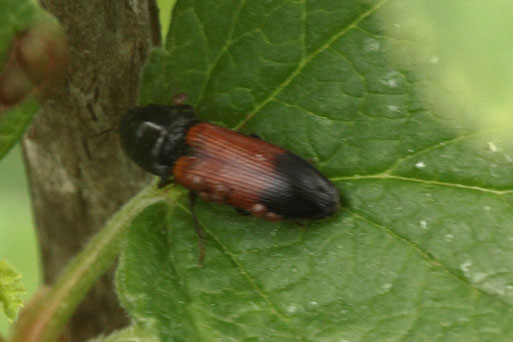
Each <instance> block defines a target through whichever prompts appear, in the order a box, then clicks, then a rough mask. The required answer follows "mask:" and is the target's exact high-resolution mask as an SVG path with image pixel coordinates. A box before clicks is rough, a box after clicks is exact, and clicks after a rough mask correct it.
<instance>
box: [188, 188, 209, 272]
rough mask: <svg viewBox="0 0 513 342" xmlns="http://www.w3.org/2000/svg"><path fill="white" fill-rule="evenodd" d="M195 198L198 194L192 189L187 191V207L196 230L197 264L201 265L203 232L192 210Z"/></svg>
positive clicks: (203, 250) (203, 244) (202, 259)
mask: <svg viewBox="0 0 513 342" xmlns="http://www.w3.org/2000/svg"><path fill="white" fill-rule="evenodd" d="M197 198H198V194H196V193H195V192H194V191H189V208H190V210H191V216H192V221H193V222H194V229H195V230H196V234H198V246H199V256H198V265H199V266H200V267H203V261H204V260H205V234H204V232H203V229H202V228H201V225H200V223H199V221H198V218H197V217H196V211H195V210H194V208H195V205H196V200H197Z"/></svg>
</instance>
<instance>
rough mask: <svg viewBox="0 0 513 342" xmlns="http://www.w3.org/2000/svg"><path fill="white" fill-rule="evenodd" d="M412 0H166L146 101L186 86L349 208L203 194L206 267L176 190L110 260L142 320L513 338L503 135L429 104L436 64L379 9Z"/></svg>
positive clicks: (347, 335) (197, 326)
mask: <svg viewBox="0 0 513 342" xmlns="http://www.w3.org/2000/svg"><path fill="white" fill-rule="evenodd" d="M407 5H408V1H407V0H402V1H401V0H398V1H392V0H390V1H387V0H382V1H370V0H367V1H350V0H344V1H340V0H324V1H283V0H281V1H265V2H264V1H251V2H250V1H231V0H222V1H212V2H205V1H178V3H177V5H176V7H175V9H174V13H173V20H172V24H171V28H170V32H169V35H168V39H167V45H166V47H165V48H162V49H159V50H156V51H155V52H154V53H153V55H152V56H151V60H150V62H149V64H148V67H147V70H146V73H145V75H144V84H143V87H142V89H141V101H142V102H143V103H149V102H157V103H170V102H171V96H172V95H173V94H177V93H187V94H189V95H190V102H192V103H193V104H194V105H195V107H196V109H197V112H198V116H199V117H200V118H201V119H204V120H209V121H213V122H216V123H218V124H220V125H223V126H226V127H229V128H234V129H240V131H242V132H243V133H246V134H251V133H254V134H258V135H259V136H261V137H262V138H263V139H264V140H267V141H270V142H272V143H274V144H276V145H279V146H282V147H285V148H287V149H289V150H291V151H293V152H295V153H297V154H298V155H300V156H302V157H304V158H305V159H310V160H313V161H314V164H315V165H316V167H318V168H319V169H320V170H321V171H322V172H323V173H324V174H325V175H327V176H328V177H329V178H330V179H331V180H332V181H333V182H334V183H335V184H336V186H337V188H338V189H339V191H340V193H341V194H342V196H343V197H344V198H345V202H346V203H345V207H344V208H343V209H341V210H340V211H339V212H338V213H337V214H336V215H335V216H334V217H331V218H328V219H325V220H321V221H313V222H309V223H308V224H307V225H306V226H305V227H300V226H298V225H296V224H294V223H291V222H280V223H270V222H265V221H262V220H260V219H258V218H253V217H241V216H238V215H237V214H236V213H235V212H234V211H233V209H232V208H229V207H226V206H219V205H216V204H210V203H200V205H198V207H197V214H198V217H199V220H200V222H201V223H202V226H203V227H204V229H205V231H206V233H207V234H206V235H207V237H206V262H205V267H204V268H203V269H202V268H199V267H197V256H198V247H197V237H196V235H195V232H194V229H193V226H192V220H191V216H190V213H189V211H188V209H187V205H186V201H185V200H184V202H183V203H182V204H181V205H179V206H177V207H174V208H167V207H165V206H164V205H161V206H159V207H156V208H155V207H154V208H152V209H151V210H149V212H148V213H147V214H146V216H143V217H141V218H140V220H139V221H138V222H137V223H135V224H134V226H133V227H132V229H131V231H130V235H129V238H128V241H127V247H126V249H125V252H124V254H123V256H122V264H121V267H120V268H119V270H118V279H117V283H118V289H119V293H120V296H121V299H122V302H123V304H124V305H125V307H126V308H127V310H128V311H129V312H130V313H131V315H132V316H133V317H134V318H135V319H136V321H137V322H139V323H141V324H143V325H145V326H147V327H151V328H152V329H154V330H155V332H156V333H158V334H159V336H160V337H161V338H162V340H163V341H316V342H318V341H397V340H408V341H439V340H440V341H454V340H455V339H457V340H473V341H488V340H490V341H510V340H511V339H512V338H513V325H512V324H511V321H512V319H513V310H512V305H513V272H512V271H513V263H511V260H513V248H512V246H513V244H512V240H513V229H512V227H513V224H512V223H513V206H512V203H513V181H512V178H511V176H510V174H511V165H512V162H513V153H512V151H513V143H512V141H511V140H508V139H506V138H504V135H501V131H500V130H490V129H484V128H482V127H475V126H474V125H472V124H470V123H468V122H464V121H461V120H459V119H458V117H454V116H450V115H445V114H443V113H440V112H437V111H435V110H434V108H435V107H434V106H432V102H431V101H433V99H432V98H429V96H427V95H426V93H424V92H422V91H421V90H420V89H425V88H429V87H436V84H430V82H431V81H432V80H431V74H432V72H433V70H434V69H435V68H436V67H437V66H436V64H434V63H431V62H429V59H427V60H425V61H424V62H422V61H421V63H424V64H423V65H421V67H419V64H418V62H419V61H417V60H415V58H414V57H413V56H408V51H409V49H411V48H412V42H410V41H407V40H406V39H405V38H404V37H405V35H404V33H403V32H401V30H400V29H398V27H400V24H399V23H397V22H394V21H392V20H388V19H387V16H386V14H387V13H389V12H393V11H394V10H397V9H399V8H401V7H403V6H407ZM398 25H399V26H398ZM413 45H414V46H413V48H415V47H416V45H415V44H413ZM399 57H401V58H399ZM410 57H411V58H410Z"/></svg>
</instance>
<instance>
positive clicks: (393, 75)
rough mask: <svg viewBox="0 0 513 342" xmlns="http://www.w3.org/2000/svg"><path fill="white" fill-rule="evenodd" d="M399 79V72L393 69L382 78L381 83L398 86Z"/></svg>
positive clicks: (392, 86) (393, 86)
mask: <svg viewBox="0 0 513 342" xmlns="http://www.w3.org/2000/svg"><path fill="white" fill-rule="evenodd" d="M398 81H399V73H398V72H396V71H391V72H389V73H387V74H386V75H385V77H384V78H383V79H382V80H381V83H382V84H384V85H386V86H387V87H390V88H396V87H397V83H398Z"/></svg>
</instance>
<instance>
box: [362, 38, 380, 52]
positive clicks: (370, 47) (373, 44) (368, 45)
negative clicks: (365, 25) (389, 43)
mask: <svg viewBox="0 0 513 342" xmlns="http://www.w3.org/2000/svg"><path fill="white" fill-rule="evenodd" d="M379 48H380V43H379V41H377V40H376V39H372V38H369V39H366V40H365V41H364V49H365V51H378V50H379Z"/></svg>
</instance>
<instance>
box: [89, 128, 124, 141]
mask: <svg viewBox="0 0 513 342" xmlns="http://www.w3.org/2000/svg"><path fill="white" fill-rule="evenodd" d="M118 130H119V129H118V128H117V127H111V128H107V129H106V130H103V131H101V132H99V133H95V134H92V135H89V136H87V137H86V139H91V138H97V137H100V136H102V135H105V134H107V133H110V132H113V131H118Z"/></svg>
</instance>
